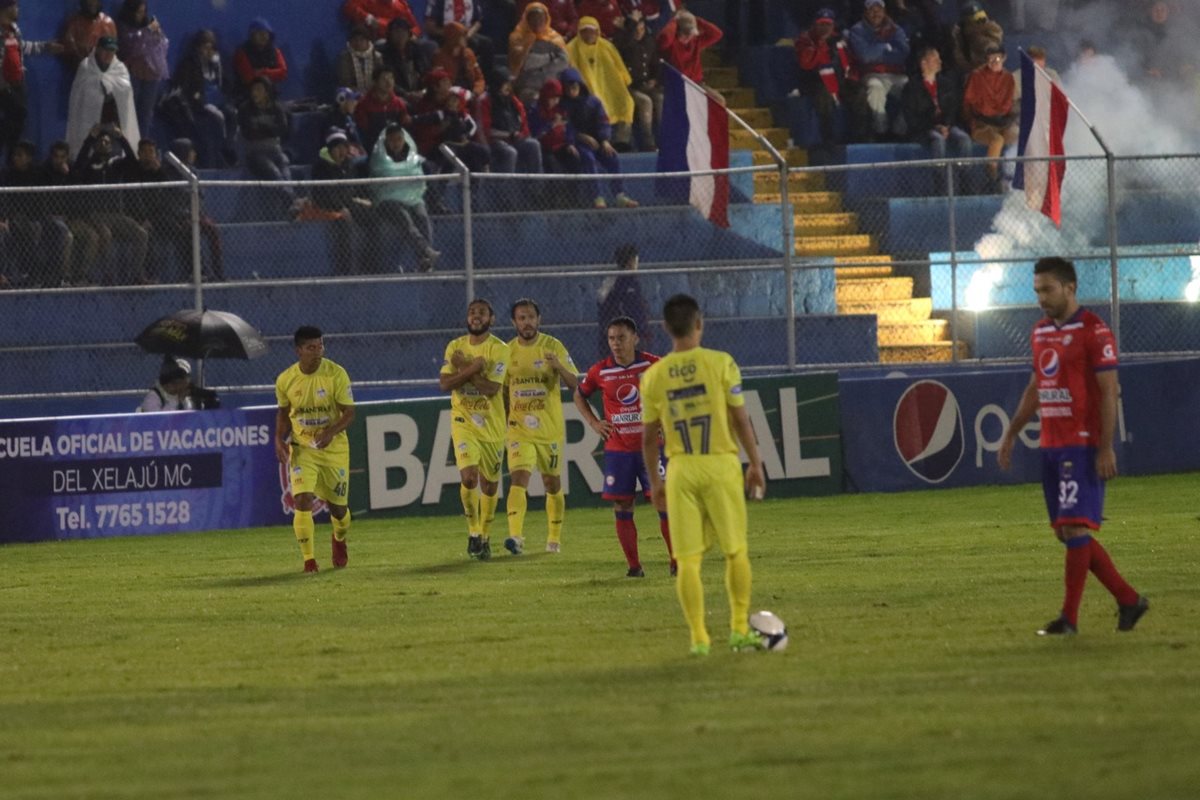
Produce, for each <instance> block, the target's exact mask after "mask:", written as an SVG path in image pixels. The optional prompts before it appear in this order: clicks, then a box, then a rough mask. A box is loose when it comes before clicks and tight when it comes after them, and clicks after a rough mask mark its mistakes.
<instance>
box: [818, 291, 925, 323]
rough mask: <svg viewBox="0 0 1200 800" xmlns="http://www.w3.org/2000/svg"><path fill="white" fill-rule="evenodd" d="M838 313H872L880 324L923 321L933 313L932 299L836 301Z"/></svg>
mask: <svg viewBox="0 0 1200 800" xmlns="http://www.w3.org/2000/svg"><path fill="white" fill-rule="evenodd" d="M837 310H838V313H839V314H874V315H875V316H876V317H877V318H878V319H879V324H880V325H896V324H902V323H909V322H924V321H925V320H927V319H929V317H930V315H931V314H933V299H932V298H929V297H913V298H910V299H908V300H876V301H875V302H872V303H838V306H837Z"/></svg>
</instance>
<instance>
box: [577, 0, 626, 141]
mask: <svg viewBox="0 0 1200 800" xmlns="http://www.w3.org/2000/svg"><path fill="white" fill-rule="evenodd" d="M567 58H569V59H570V61H571V66H572V67H574V68H575V70H576V71H577V72H578V73H579V74H580V76H582V78H583V84H584V85H585V86H587V87H588V88H589V89H590V90H591V92H592V94H593V95H594V96H595V97H596V99H597V100H599V101H600V103H601V105H603V106H604V109H605V110H606V111H607V112H608V119H609V121H610V122H611V123H612V141H613V144H614V145H615V146H616V148H617V149H618V150H621V151H628V150H629V149H630V141H631V139H632V136H633V110H634V105H633V96H632V95H631V94H629V85H630V84H631V83H633V77H632V76H631V75H630V74H629V70H628V69H626V68H625V62H624V61H622V60H621V54H620V53H619V52H617V48H616V46H615V45H614V44H613V43H612V42H610V41H608V40H607V39H601V38H600V24H599V22H597V21H596V19H595V18H594V17H582V18H581V19H580V20H579V35H578V36H576V37H575V38H574V39H572V40H571V43H570V44H568V45H567ZM564 88H565V87H564Z"/></svg>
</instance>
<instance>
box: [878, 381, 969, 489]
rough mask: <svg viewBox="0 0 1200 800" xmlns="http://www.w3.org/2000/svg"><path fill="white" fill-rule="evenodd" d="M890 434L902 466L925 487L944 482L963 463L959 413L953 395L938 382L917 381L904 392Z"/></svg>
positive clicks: (960, 413)
mask: <svg viewBox="0 0 1200 800" xmlns="http://www.w3.org/2000/svg"><path fill="white" fill-rule="evenodd" d="M892 433H893V437H894V440H895V445H896V452H897V453H898V454H899V456H900V458H901V459H902V460H903V461H904V464H905V466H907V467H908V468H909V469H910V470H911V471H912V473H913V474H914V475H916V476H917V477H918V478H920V479H921V480H923V481H925V482H926V483H941V482H942V481H944V480H946V479H947V478H949V477H950V475H952V474H953V473H954V470H955V468H956V467H957V466H958V462H959V461H961V460H962V457H963V452H964V450H965V437H964V435H963V420H962V411H961V410H960V409H959V407H958V398H956V397H955V396H954V392H952V391H950V389H949V388H948V387H947V386H946V385H945V384H942V383H939V382H938V381H917V382H916V383H914V384H913V385H911V386H909V387H908V388H907V389H905V390H904V393H903V394H902V395H900V399H899V400H898V401H897V402H896V410H895V412H894V414H893V418H892Z"/></svg>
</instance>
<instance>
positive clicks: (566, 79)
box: [559, 69, 638, 208]
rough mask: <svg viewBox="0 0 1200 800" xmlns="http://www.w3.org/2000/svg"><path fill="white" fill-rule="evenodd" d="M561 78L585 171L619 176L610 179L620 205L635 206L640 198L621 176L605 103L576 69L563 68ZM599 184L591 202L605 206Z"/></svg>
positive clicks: (624, 206)
mask: <svg viewBox="0 0 1200 800" xmlns="http://www.w3.org/2000/svg"><path fill="white" fill-rule="evenodd" d="M559 80H560V81H561V82H562V87H563V99H562V107H563V111H565V112H566V115H567V121H568V122H569V123H570V124H571V127H572V128H574V129H575V143H576V147H577V148H578V150H579V156H580V158H581V160H582V161H583V170H582V171H583V172H584V173H586V174H597V173H598V172H599V171H600V170H603V171H604V172H606V173H608V174H610V175H615V176H617V177H615V178H612V179H610V183H611V185H612V188H613V191H614V192H615V193H616V201H617V205H618V206H620V207H622V208H634V207H636V206H637V205H638V202H637V201H636V200H634V199H633V198H632V197H630V196H629V195H627V194H626V193H625V184H624V182H623V181H622V180H621V178H620V174H621V162H620V159H618V158H617V151H616V150H615V149H614V148H613V146H612V124H611V123H610V121H609V118H608V114H607V112H606V111H605V108H604V103H602V102H601V101H600V100H599V98H597V97H595V96H594V95H592V94H591V92H589V91H588V88H587V85H586V84H584V82H583V77H582V76H581V75H580V74H579V72H578V71H577V70H575V69H565V70H563V71H562V74H561V75H559ZM600 185H601V184H600V183H599V182H597V184H596V192H595V197H594V199H593V201H592V202H593V205H594V206H595V207H596V208H606V207H607V206H608V201H607V200H606V199H605V197H604V192H603V191H602V190H601V189H600Z"/></svg>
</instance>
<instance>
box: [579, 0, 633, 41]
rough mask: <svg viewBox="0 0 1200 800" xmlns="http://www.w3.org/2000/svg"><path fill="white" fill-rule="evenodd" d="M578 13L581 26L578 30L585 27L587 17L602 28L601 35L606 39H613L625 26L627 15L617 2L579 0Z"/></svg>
mask: <svg viewBox="0 0 1200 800" xmlns="http://www.w3.org/2000/svg"><path fill="white" fill-rule="evenodd" d="M577 11H578V13H579V25H578V27H577V28H576V30H577V31H578V30H579V29H581V28H582V27H583V20H584V18H585V17H591V18H592V19H594V20H596V23H597V24H598V25H599V26H600V35H601V36H603V37H604V38H605V39H611V38H613V35H614V34H615V33H616V32H617V31H618V30H620V28H621V27H622V26H623V25H624V24H625V15H624V14H623V13H622V11H621V6H620V4H619V3H618V2H617V0H579V5H578V8H577Z"/></svg>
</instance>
